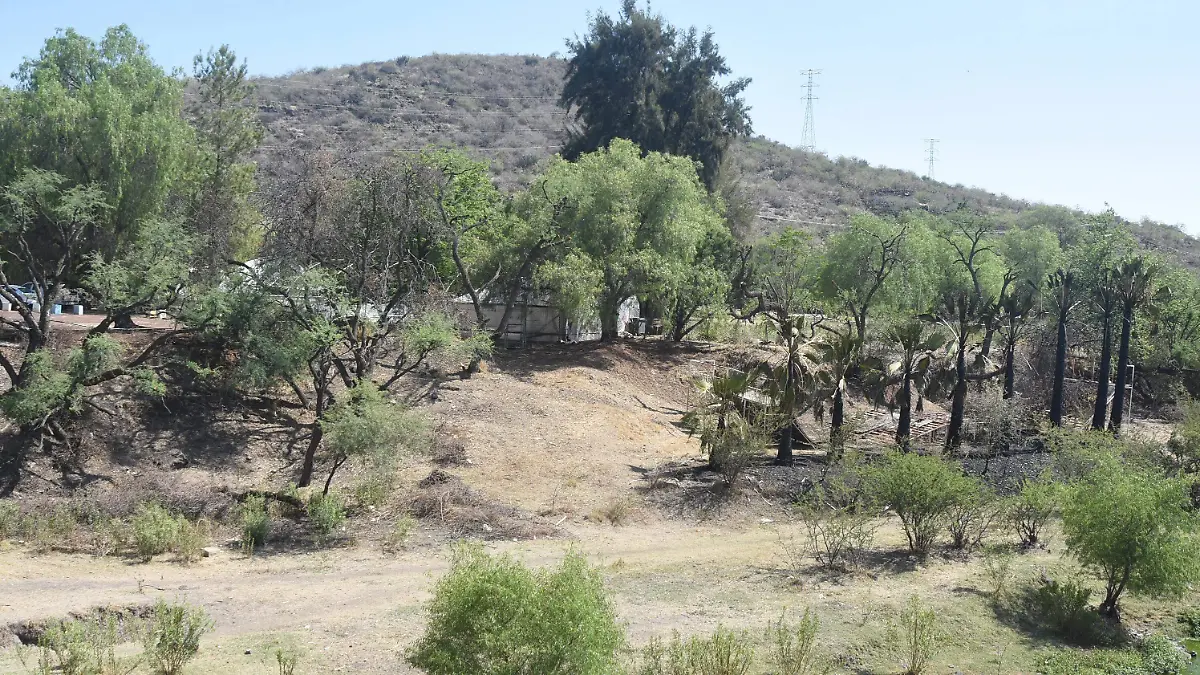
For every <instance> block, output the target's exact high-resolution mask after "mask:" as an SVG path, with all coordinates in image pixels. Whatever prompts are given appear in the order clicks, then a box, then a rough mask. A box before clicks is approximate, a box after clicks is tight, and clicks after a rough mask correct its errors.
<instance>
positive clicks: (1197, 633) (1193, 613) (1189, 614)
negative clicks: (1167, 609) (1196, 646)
mask: <svg viewBox="0 0 1200 675" xmlns="http://www.w3.org/2000/svg"><path fill="white" fill-rule="evenodd" d="M1178 619H1179V623H1181V624H1183V627H1184V630H1185V632H1186V633H1187V636H1188V637H1190V638H1200V607H1192V608H1191V609H1185V610H1183V611H1182V612H1180V613H1179V617H1178Z"/></svg>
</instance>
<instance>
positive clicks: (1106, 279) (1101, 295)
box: [1092, 269, 1121, 431]
mask: <svg viewBox="0 0 1200 675" xmlns="http://www.w3.org/2000/svg"><path fill="white" fill-rule="evenodd" d="M1120 285H1121V279H1120V272H1119V271H1118V270H1113V269H1108V270H1103V271H1102V272H1101V273H1100V278H1099V280H1098V282H1097V283H1096V285H1095V287H1094V288H1092V302H1093V303H1095V305H1096V312H1097V313H1098V314H1099V315H1100V325H1101V332H1100V367H1099V369H1098V370H1097V371H1096V405H1095V407H1094V408H1093V410H1092V428H1093V429H1095V430H1096V431H1103V430H1104V422H1105V418H1106V417H1107V416H1108V377H1109V375H1111V374H1112V320H1113V314H1115V313H1116V311H1117V305H1118V303H1119V301H1120V297H1119V296H1120V294H1119V292H1118V289H1119V287H1120Z"/></svg>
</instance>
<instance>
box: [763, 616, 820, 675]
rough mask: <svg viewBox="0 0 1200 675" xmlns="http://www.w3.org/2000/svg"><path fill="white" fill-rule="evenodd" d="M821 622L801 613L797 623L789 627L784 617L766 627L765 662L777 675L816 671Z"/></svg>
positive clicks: (800, 674)
mask: <svg viewBox="0 0 1200 675" xmlns="http://www.w3.org/2000/svg"><path fill="white" fill-rule="evenodd" d="M820 625H821V624H820V621H818V620H817V617H816V615H815V614H812V613H811V612H809V611H808V610H804V617H803V618H802V619H800V623H798V624H796V625H795V626H791V625H789V624H788V623H787V617H786V616H780V617H779V621H778V622H774V621H773V622H770V623H768V624H767V648H768V649H769V650H770V652H769V654H768V660H769V661H770V662H771V665H772V666H773V667H774V668H775V672H776V673H777V674H778V675H807V674H808V673H812V672H816V670H817V630H818V629H819V628H820Z"/></svg>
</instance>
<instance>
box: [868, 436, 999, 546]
mask: <svg viewBox="0 0 1200 675" xmlns="http://www.w3.org/2000/svg"><path fill="white" fill-rule="evenodd" d="M866 479H867V483H866V484H867V492H868V494H869V495H870V496H871V497H872V498H873V500H874V501H876V502H877V503H879V504H885V505H887V506H888V507H890V508H891V509H892V510H893V511H895V512H896V515H898V516H900V522H901V523H902V524H903V525H904V535H905V536H906V537H907V538H908V548H909V550H910V551H912V552H914V553H925V552H927V551H928V550H929V548H930V547H931V546H932V545H933V542H934V539H935V538H936V537H937V532H938V530H940V529H941V528H942V524H943V523H944V522H945V520H946V517H947V514H948V513H949V511H950V508H951V507H952V506H954V505H955V504H959V503H961V502H962V501H963V500H964V499H967V498H968V497H969V495H970V494H971V493H972V491H973V490H975V489H976V483H975V481H973V480H972V479H970V478H967V477H966V476H963V475H962V472H961V471H959V470H958V469H957V468H956V467H955V466H953V465H951V464H950V463H949V462H946V461H944V460H942V459H939V458H937V457H924V456H920V455H917V454H913V453H901V452H892V453H890V454H888V456H887V458H885V459H884V461H883V462H882V463H881V464H880V465H878V466H876V467H872V468H870V469H868V470H867V474H866Z"/></svg>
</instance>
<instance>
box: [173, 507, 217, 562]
mask: <svg viewBox="0 0 1200 675" xmlns="http://www.w3.org/2000/svg"><path fill="white" fill-rule="evenodd" d="M208 539H209V525H208V522H206V521H205V520H203V519H201V520H199V521H197V522H195V523H192V522H188V520H187V519H185V518H183V517H180V518H179V529H178V530H177V531H176V532H175V542H174V544H173V545H172V547H171V550H173V551H174V552H175V557H176V558H178V559H179V560H180V561H181V562H185V563H190V562H195V561H197V560H199V559H200V558H201V557H203V555H204V547H205V546H207V545H208Z"/></svg>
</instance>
